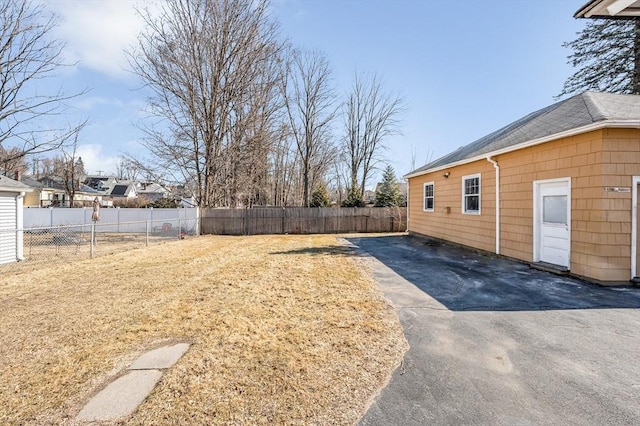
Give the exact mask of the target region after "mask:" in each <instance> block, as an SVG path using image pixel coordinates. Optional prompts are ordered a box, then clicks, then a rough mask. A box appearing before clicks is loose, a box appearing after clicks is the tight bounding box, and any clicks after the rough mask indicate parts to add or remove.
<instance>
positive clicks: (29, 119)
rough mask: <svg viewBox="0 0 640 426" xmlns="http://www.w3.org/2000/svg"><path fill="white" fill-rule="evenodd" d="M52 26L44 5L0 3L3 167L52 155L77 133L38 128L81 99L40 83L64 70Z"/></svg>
mask: <svg viewBox="0 0 640 426" xmlns="http://www.w3.org/2000/svg"><path fill="white" fill-rule="evenodd" d="M57 25H58V18H57V17H56V16H54V15H52V14H48V13H47V12H46V9H45V8H44V5H43V4H33V3H31V2H30V1H29V0H5V1H3V2H1V3H0V146H4V147H5V148H6V147H7V146H11V147H13V148H15V150H14V151H13V152H14V155H13V158H8V159H6V161H12V160H15V159H17V158H19V157H21V156H24V155H27V154H40V153H43V152H48V151H53V150H56V149H58V148H60V147H61V146H63V145H64V143H65V142H67V141H69V140H70V138H72V136H73V135H74V134H77V131H78V130H79V128H78V127H76V128H70V129H64V128H59V129H51V128H47V127H39V123H41V122H42V121H41V120H42V119H43V118H44V117H51V116H57V115H60V114H62V113H63V112H64V110H65V109H66V106H65V101H67V100H69V99H72V98H75V97H77V96H80V95H82V94H83V93H85V92H84V91H83V92H80V93H75V94H71V95H66V94H64V93H63V92H62V91H61V90H60V89H58V90H53V91H50V92H47V90H46V88H47V87H51V86H52V85H50V84H44V83H43V82H44V81H47V80H48V79H50V78H52V77H53V76H54V73H55V72H56V71H57V70H59V69H60V68H61V67H65V66H67V65H66V64H64V63H63V62H62V58H61V52H62V49H63V48H64V46H65V44H64V43H63V42H61V41H59V40H55V39H50V35H51V32H52V30H53V29H54V28H55V27H56V26H57Z"/></svg>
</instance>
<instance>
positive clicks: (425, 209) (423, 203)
mask: <svg viewBox="0 0 640 426" xmlns="http://www.w3.org/2000/svg"><path fill="white" fill-rule="evenodd" d="M428 185H432V186H433V196H432V197H431V198H433V208H431V209H427V208H426V207H425V204H426V203H425V200H426V197H425V195H424V190H425V188H426V187H427V186H428ZM435 207H436V184H435V182H425V183H423V184H422V211H423V212H433V211H435Z"/></svg>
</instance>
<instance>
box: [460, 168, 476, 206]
mask: <svg viewBox="0 0 640 426" xmlns="http://www.w3.org/2000/svg"><path fill="white" fill-rule="evenodd" d="M462 213H465V214H480V174H475V175H469V176H463V177H462Z"/></svg>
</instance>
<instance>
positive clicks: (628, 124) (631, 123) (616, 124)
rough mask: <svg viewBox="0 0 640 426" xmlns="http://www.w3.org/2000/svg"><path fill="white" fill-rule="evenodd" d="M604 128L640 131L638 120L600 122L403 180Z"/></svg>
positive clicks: (436, 168) (412, 174)
mask: <svg viewBox="0 0 640 426" xmlns="http://www.w3.org/2000/svg"><path fill="white" fill-rule="evenodd" d="M605 128H614V129H616V128H619V129H629V128H631V129H634V128H635V129H640V121H639V120H618V121H600V122H598V123H592V124H588V125H586V126H582V127H577V128H575V129H571V130H567V131H564V132H560V133H555V134H553V135H549V136H545V137H542V138H538V139H532V140H530V141H526V142H522V143H519V144H516V145H512V146H510V147H507V148H503V149H497V150H495V151H491V152H488V153H484V154H480V155H476V156H475V157H471V158H466V159H464V160H460V161H456V162H453V163H448V164H443V165H442V166H438V167H434V168H432V169H428V170H423V171H420V172H416V173H411V174H408V175H404V176H403V178H404V179H411V178H414V177H418V176H422V175H426V174H427V173H433V172H437V171H438V170H444V169H448V168H451V167H456V166H460V165H462V164H468V163H473V162H474V161H479V160H484V159H485V158H487V157H495V156H497V155H502V154H506V153H507V152H512V151H517V150H519V149H523V148H529V147H532V146H536V145H540V144H543V143H547V142H551V141H553V140H556V139H562V138H568V137H571V136H575V135H579V134H582V133H587V132H593V131H595V130H602V129H605Z"/></svg>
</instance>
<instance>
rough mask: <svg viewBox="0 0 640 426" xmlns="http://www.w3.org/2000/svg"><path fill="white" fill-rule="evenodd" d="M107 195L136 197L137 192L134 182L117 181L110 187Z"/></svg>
mask: <svg viewBox="0 0 640 426" xmlns="http://www.w3.org/2000/svg"><path fill="white" fill-rule="evenodd" d="M109 196H110V197H111V198H113V199H132V198H137V197H138V192H137V190H136V184H135V183H133V182H129V181H119V182H118V183H116V184H115V185H114V186H113V188H111V192H109Z"/></svg>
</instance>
